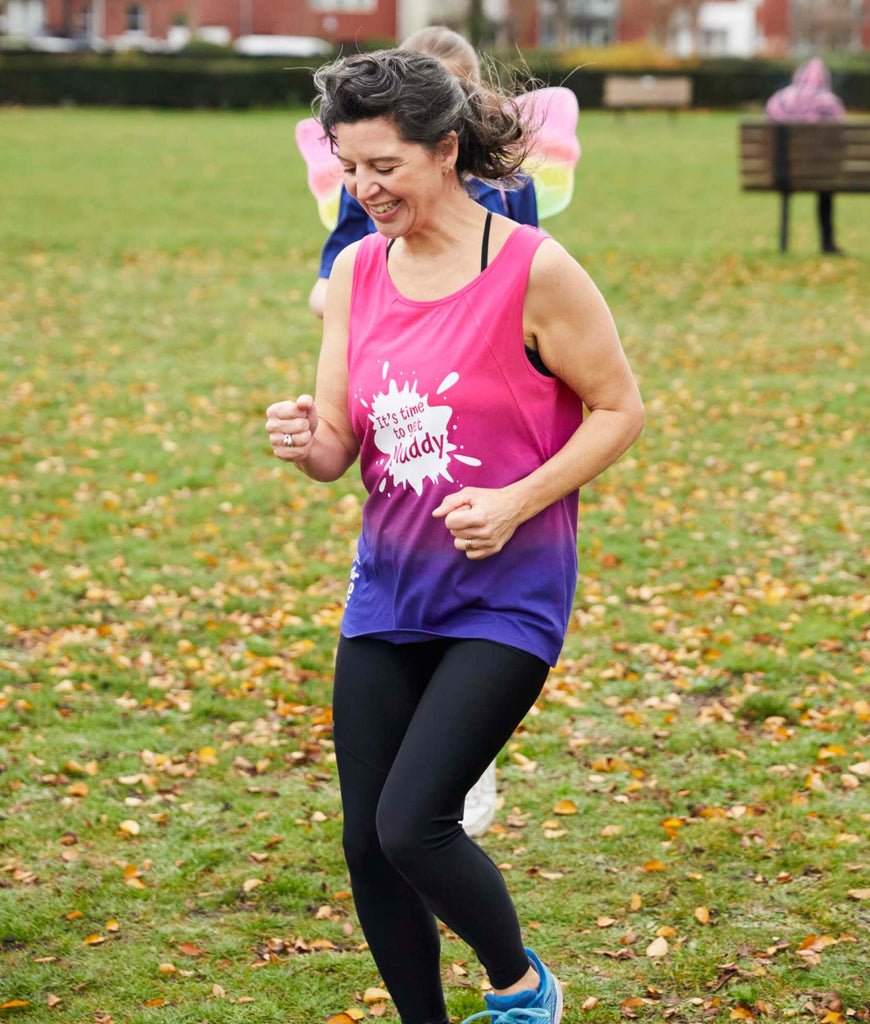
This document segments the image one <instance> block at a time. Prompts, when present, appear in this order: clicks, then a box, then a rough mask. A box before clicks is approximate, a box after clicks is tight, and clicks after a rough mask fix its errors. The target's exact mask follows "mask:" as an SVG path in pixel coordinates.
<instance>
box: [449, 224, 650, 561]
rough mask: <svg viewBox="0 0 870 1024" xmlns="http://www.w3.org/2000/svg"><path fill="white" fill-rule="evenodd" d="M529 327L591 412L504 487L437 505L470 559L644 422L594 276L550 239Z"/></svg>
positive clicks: (590, 472) (537, 265)
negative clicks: (559, 444)
mask: <svg viewBox="0 0 870 1024" xmlns="http://www.w3.org/2000/svg"><path fill="white" fill-rule="evenodd" d="M524 330H525V333H526V335H527V336H529V337H533V338H534V340H535V341H536V343H537V347H538V350H539V351H540V353H541V358H542V359H543V360H544V363H545V364H546V366H547V367H548V368H549V369H550V370H551V371H552V372H553V373H554V374H555V375H556V376H557V377H559V378H560V379H561V380H563V381H564V382H565V383H566V384H567V385H568V386H569V387H570V388H571V389H572V390H573V391H575V392H576V394H577V395H578V396H579V397H580V398H582V399H583V401H584V403H585V404H586V406H587V408H588V409H589V410H590V414H589V416H588V417H587V418H586V420H585V421H584V423H583V424H582V425H581V426H580V427H579V428H578V429H577V430H576V431H575V433H574V434H573V435H572V436H571V438H570V439H569V440H568V441H567V443H566V444H565V445H564V446H563V447H562V448H561V449H560V450H559V451H558V452H557V453H556V454H555V455H554V456H553V457H552V458H550V459H548V460H547V461H546V462H545V463H543V465H541V466H539V467H538V468H537V469H536V470H535V471H534V472H532V473H530V474H529V475H528V476H526V477H523V478H522V479H521V480H517V481H516V482H515V483H513V484H510V485H509V486H507V487H503V488H496V489H492V490H489V489H484V488H473V487H470V488H463V490H461V491H459V492H457V493H456V494H454V495H450V496H449V497H448V498H447V499H445V501H444V502H442V504H441V505H440V506H439V508H437V509H435V511H434V513H433V514H434V515H435V516H436V517H439V518H441V517H444V521H445V525H446V526H447V528H448V530H450V532H451V533H452V534H453V536H454V538H455V544H456V547H457V548H459V549H461V550H464V551H466V553H467V555H468V557H469V558H486V557H488V556H489V555H493V554H495V553H496V552H497V551H500V550H501V548H502V547H504V545H505V544H506V543H507V542H508V540H509V539H510V538H511V536H512V535H513V533H514V531H515V530H516V528H517V527H518V526H519V525H520V524H521V523H524V522H526V520H528V519H531V518H532V517H533V516H535V515H537V514H538V513H539V512H541V511H542V510H543V509H545V508H547V507H548V506H549V505H552V504H553V503H554V502H557V501H559V500H561V499H562V498H564V497H565V496H566V495H568V494H571V493H572V492H573V491H576V490H577V489H578V488H579V487H582V486H583V485H584V484H586V483H588V482H589V481H590V480H592V479H593V478H594V477H596V476H597V475H598V474H599V473H601V472H603V471H604V470H605V469H606V468H607V467H608V466H609V465H611V464H612V463H613V462H615V461H616V460H617V459H618V458H619V456H620V455H622V453H623V452H624V451H625V450H626V449H627V448H629V447H630V446H631V444H632V443H633V442H634V441H635V440H636V439H637V437H638V436H639V434H640V432H641V430H642V429H643V422H644V411H643V403H642V401H641V397H640V393H639V391H638V388H637V384H636V383H635V380H634V377H633V375H632V373H631V369H630V368H629V365H628V361H627V359H626V358H625V353H624V352H623V350H622V345H621V344H620V341H619V335H618V334H617V331H616V325H615V324H614V322H613V317H612V316H611V315H610V310H609V309H608V308H607V304H606V303H605V301H604V299H603V297H602V295H601V293H600V292H599V291H598V289H597V288H596V287H595V284H594V283H593V282H592V280H591V278H590V277H589V275H588V274H587V273H586V272H585V271H584V270H583V268H582V267H581V266H580V265H579V264H578V263H577V262H576V261H575V260H574V259H573V258H572V257H571V256H569V255H568V253H567V252H565V250H564V249H563V248H562V247H561V246H560V245H559V244H558V243H557V242H555V241H553V240H552V239H547V240H546V241H545V242H543V243H542V244H541V246H540V247H539V249H538V251H537V253H536V254H535V258H534V260H533V262H532V267H531V272H530V275H529V283H528V288H527V291H526V301H525V307H524ZM466 541H471V542H472V545H473V547H472V549H468V548H467V545H466Z"/></svg>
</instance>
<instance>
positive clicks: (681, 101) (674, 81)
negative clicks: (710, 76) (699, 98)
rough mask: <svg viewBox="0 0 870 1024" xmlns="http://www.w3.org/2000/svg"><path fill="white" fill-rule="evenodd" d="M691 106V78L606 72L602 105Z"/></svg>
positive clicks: (631, 107)
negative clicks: (633, 75) (607, 73)
mask: <svg viewBox="0 0 870 1024" xmlns="http://www.w3.org/2000/svg"><path fill="white" fill-rule="evenodd" d="M691 105H692V79H691V78H688V77H686V76H685V75H664V76H659V75H640V76H637V77H631V76H628V75H608V76H607V77H606V78H605V79H604V106H605V107H608V108H609V109H611V110H670V111H673V112H676V111H677V110H686V109H687V108H688V107H691Z"/></svg>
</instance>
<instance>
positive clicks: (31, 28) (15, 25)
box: [6, 0, 45, 37]
mask: <svg viewBox="0 0 870 1024" xmlns="http://www.w3.org/2000/svg"><path fill="white" fill-rule="evenodd" d="M44 24H45V11H44V10H43V6H42V0H8V2H7V4H6V32H7V33H8V34H9V35H10V36H24V37H29V36H38V35H41V34H42V31H43V26H44Z"/></svg>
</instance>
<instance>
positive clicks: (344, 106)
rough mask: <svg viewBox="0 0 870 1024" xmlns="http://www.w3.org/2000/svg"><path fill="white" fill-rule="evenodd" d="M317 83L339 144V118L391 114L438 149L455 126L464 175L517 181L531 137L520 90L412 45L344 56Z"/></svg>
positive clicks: (408, 132) (324, 115) (405, 132)
mask: <svg viewBox="0 0 870 1024" xmlns="http://www.w3.org/2000/svg"><path fill="white" fill-rule="evenodd" d="M314 84H315V86H316V88H317V93H318V100H317V101H315V102H316V109H317V116H318V119H319V121H320V123H321V125H322V126H323V130H324V132H325V133H326V135H327V137H328V138H329V139H330V140H331V141H332V143H333V144H334V143H335V126H336V125H337V124H355V123H356V122H358V121H367V120H371V119H373V118H377V117H386V118H389V119H390V120H391V121H393V122H394V124H395V125H396V129H397V131H398V133H399V136H400V137H401V138H402V139H403V140H404V141H405V142H415V143H417V144H418V145H421V146H425V147H426V148H427V149H429V150H431V151H433V152H434V151H435V150H436V149H437V147H438V144H439V143H440V142H442V141H443V140H444V139H445V138H446V137H447V136H448V135H449V134H450V132H456V135H457V137H458V139H459V153H458V156H457V161H456V170H457V172H458V174H459V176H460V178H461V179H465V178H467V177H469V176H473V177H475V178H478V179H480V180H481V181H485V182H502V183H503V184H505V185H508V186H510V185H513V184H515V183H516V179H517V172H518V171H519V169H520V166H521V164H522V162H523V160H524V159H525V157H526V155H527V152H528V148H529V144H530V141H531V140H530V138H529V132H528V127H527V125H526V123H525V121H524V119H523V116H522V114H521V112H520V109H519V107H518V105H517V103H516V100H515V98H514V97H513V96H511V95H509V94H507V93H505V92H503V91H501V90H500V89H498V88H496V87H495V86H492V85H489V84H487V83H484V82H481V81H475V80H460V79H458V78H456V77H455V76H454V75H452V74H451V73H450V72H449V71H448V70H447V68H445V67H444V65H443V64H442V63H441V62H440V61H439V60H438V59H437V58H435V57H431V56H429V55H428V54H424V53H419V52H417V51H414V50H379V51H378V52H376V53H355V54H352V55H351V56H349V57H341V58H339V59H338V60H336V61H334V62H333V63H331V64H326V65H324V66H323V67H320V68H318V69H317V71H316V72H315V73H314Z"/></svg>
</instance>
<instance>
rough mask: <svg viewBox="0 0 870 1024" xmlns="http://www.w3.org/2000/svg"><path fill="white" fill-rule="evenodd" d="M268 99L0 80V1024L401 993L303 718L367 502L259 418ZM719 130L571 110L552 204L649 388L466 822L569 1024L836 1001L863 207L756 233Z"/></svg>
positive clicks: (867, 260)
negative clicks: (363, 905)
mask: <svg viewBox="0 0 870 1024" xmlns="http://www.w3.org/2000/svg"><path fill="white" fill-rule="evenodd" d="M299 116H302V112H297V113H295V114H288V113H262V114H238V115H237V114H212V113H177V114H159V113H149V112H130V111H126V112H120V111H119V112H112V111H82V110H51V111H49V110H45V111H41V110H10V109H7V110H0V137H2V139H3V144H2V146H0V179H2V181H3V187H2V189H0V384H2V393H3V402H2V406H0V438H2V442H3V443H2V448H0V728H2V732H0V976H2V980H0V1022H3V1024H6V1022H13V1021H20V1022H27V1024H46V1022H49V1021H62V1022H94V1024H111V1022H112V1021H114V1022H116V1024H121V1022H134V1024H139V1022H145V1021H147V1022H154V1021H159V1022H161V1024H182V1022H185V1024H186V1022H191V1024H193V1022H201V1021H207V1022H209V1024H224V1022H226V1024H232V1022H236V1021H239V1022H241V1021H245V1022H246V1024H267V1022H268V1024H273V1022H279V1021H280V1022H286V1024H312V1022H317V1021H324V1020H326V1019H327V1018H328V1017H329V1016H330V1015H332V1014H338V1013H340V1012H342V1011H346V1010H350V1011H351V1017H356V1016H358V1015H364V1016H365V1017H366V1018H369V1017H370V1016H371V1017H377V1016H379V1015H383V1018H384V1019H387V1020H396V1019H397V1016H396V1014H395V1011H394V1008H393V1007H392V1004H390V1003H389V1002H387V1003H386V1004H384V1003H382V1002H379V1001H377V1000H375V1001H373V1002H369V1003H366V1002H365V1001H364V998H363V997H364V995H365V992H366V990H367V989H368V988H371V987H372V986H377V985H378V977H377V973H376V971H375V969H374V967H373V964H372V961H371V958H370V955H369V954H368V953H367V952H366V951H365V949H364V946H363V937H362V934H361V932H360V928H359V925H358V923H357V921H356V918H355V916H354V913H353V908H352V904H351V901H350V899H349V898H348V893H347V890H348V881H347V877H346V872H345V870H344V865H343V861H342V855H341V849H340V832H341V808H340V803H339V797H338V791H337V780H336V772H335V766H334V763H333V753H332V745H331V742H330V735H331V733H330V714H329V700H330V679H331V662H332V653H333V649H334V644H335V638H336V632H337V627H338V623H339V620H340V615H341V603H342V597H343V594H344V591H345V589H346V578H347V572H348V568H349V565H350V560H351V557H352V552H353V549H354V543H355V534H356V531H357V529H358V523H359V507H360V499H361V497H362V489H361V486H360V484H359V482H358V480H357V478H356V475H355V473H354V472H352V473H351V474H349V475H348V478H347V479H346V480H344V481H341V482H339V483H337V484H334V485H330V486H325V485H318V484H313V483H311V482H308V481H306V480H304V479H303V478H302V477H301V476H299V475H295V474H294V472H293V471H292V470H291V469H290V468H289V467H286V466H283V465H280V464H278V463H277V462H276V461H275V460H274V459H273V458H271V456H270V452H269V450H268V447H267V444H266V439H265V435H264V433H263V412H264V410H265V407H266V406H267V405H268V404H269V403H270V402H271V401H274V400H276V399H277V398H280V397H287V396H291V395H294V394H295V393H297V391H299V390H301V389H310V388H311V386H312V383H313V372H314V365H315V359H316V353H317V347H318V331H317V324H316V323H315V321H314V320H313V319H312V317H311V316H310V314H309V313H308V311H307V307H306V303H305V296H306V294H307V290H308V288H309V287H310V284H311V282H312V280H313V278H314V276H315V274H316V268H317V258H318V253H319V247H320V244H321V242H322V231H321V229H320V227H319V225H318V223H317V222H316V217H315V213H314V208H313V202H312V201H311V199H310V198H309V196H308V194H307V191H306V189H305V185H304V172H303V168H302V166H301V162H300V160H299V158H298V157H297V155H296V153H295V149H294V145H293V141H292V128H293V123H294V121H295V119H296V118H297V117H299ZM737 120H738V119H737V117H736V115H729V114H705V113H697V114H693V115H691V116H682V115H681V116H680V117H679V118H668V117H666V116H661V117H660V116H658V115H646V116H641V115H638V116H628V117H626V118H623V119H615V118H613V117H610V116H608V115H603V114H584V115H583V116H582V118H581V128H580V136H581V141H582V144H583V147H584V156H583V159H582V161H581V163H580V165H579V168H578V181H577V185H578V187H577V193H576V196H575V200H574V203H573V205H572V207H571V209H570V210H569V211H568V212H566V213H564V214H562V215H560V216H559V217H558V218H555V219H554V220H552V221H550V222H548V223H547V225H546V226H547V228H548V229H549V230H550V231H551V232H552V233H553V234H554V235H556V236H557V237H558V238H559V239H560V240H561V241H562V242H563V243H564V244H565V245H566V246H567V247H568V248H569V250H570V251H571V252H572V253H573V254H574V255H575V256H577V258H578V259H580V260H581V261H582V262H583V263H584V265H585V266H586V268H587V269H588V270H589V271H590V273H591V274H592V275H593V277H594V278H595V279H596V281H597V282H598V283H599V285H600V287H601V288H602V290H603V291H604V293H605V295H606V297H607V299H608V301H609V302H610V304H611V306H612V308H613V310H614V313H615V315H616V318H617V321H618V324H619V326H620V329H621V332H622V336H623V340H624V343H625V346H626V349H627V351H628V353H629V357H630V359H631V361H632V364H633V366H634V368H635V370H636V373H637V375H638V377H639V379H640V382H641V386H642V389H643V392H644V396H645V399H646V402H647V409H648V420H647V428H646V431H645V433H644V435H643V437H642V439H641V440H640V442H639V443H638V444H637V445H636V446H635V448H634V449H633V450H632V451H631V452H630V453H629V454H628V455H627V456H626V457H625V458H623V459H622V461H621V462H620V463H619V464H617V465H616V466H614V467H612V468H611V469H610V470H609V471H608V472H607V473H606V474H605V475H604V476H603V477H602V478H601V479H600V480H598V481H596V482H595V483H594V484H592V485H590V486H589V487H587V488H586V489H585V490H584V492H583V494H582V495H581V512H580V549H581V575H580V582H579V586H578V590H577V598H576V612H575V615H574V618H573V621H572V626H571V629H570V632H569V635H568V638H567V642H566V646H565V651H564V659H563V661H562V662H561V664H560V665H559V666H558V668H557V669H556V670H555V671H554V672H553V673H552V674H551V676H550V679H549V681H548V684H547V687H546V689H545V691H544V693H543V695H542V697H541V699H540V701H539V702H538V704H537V705H536V707H535V709H534V711H533V713H532V714H530V715H529V717H528V718H527V720H526V722H525V723H524V725H523V726H522V727H521V729H520V730H519V731H518V732H517V734H516V736H515V737H514V741H513V742H512V743H511V744H510V745H509V747H508V749H506V750H505V751H504V753H503V754H502V756H501V758H500V762H499V791H500V800H501V803H502V806H501V809H500V811H499V815H498V819H497V823H496V825H495V826H494V827H493V829H492V830H491V831H490V833H489V834H488V835H487V836H486V837H485V838H484V840H483V845H484V846H485V848H486V849H487V850H488V851H489V853H490V854H491V855H492V856H493V857H494V859H495V860H496V861H497V862H498V863H499V864H501V865H502V867H503V869H504V871H505V873H506V877H507V880H508V883H509V885H510V887H511V890H512V892H513V893H514V895H515V897H516V902H517V906H518V910H519V914H520V918H521V920H522V922H523V925H524V928H525V929H526V934H527V938H528V941H529V944H530V945H533V946H535V948H536V949H537V950H538V952H539V953H540V954H541V955H542V956H543V957H544V958H546V959H548V960H549V961H550V962H551V963H552V964H553V965H554V967H555V968H556V969H557V971H558V973H559V975H560V977H562V978H563V979H564V981H565V982H566V983H567V985H568V989H567V996H566V998H567V1011H566V1015H565V1020H566V1024H577V1022H579V1021H589V1022H594V1024H605V1022H613V1021H616V1020H622V1019H638V1020H648V1021H659V1020H671V1021H678V1022H689V1024H694V1022H698V1021H707V1020H715V1021H724V1020H753V1019H758V1020H769V1021H782V1020H788V1019H790V1018H794V1019H798V1020H814V1021H819V1022H827V1024H832V1022H838V1021H847V1020H870V981H868V978H867V956H868V926H870V848H868V822H870V799H868V793H870V789H868V787H870V691H868V681H870V675H868V673H870V656H868V654H870V646H868V644H867V641H868V638H870V637H868V628H870V627H868V621H870V597H868V576H867V562H868V559H867V556H868V551H870V547H868V544H870V542H868V517H870V498H868V483H870V460H868V446H867V433H868V413H867V409H868V405H870V395H868V379H870V366H868V362H870V359H868V349H870V241H868V239H870V202H868V201H867V198H866V197H862V196H858V197H854V196H845V197H838V199H837V202H836V207H837V209H836V217H837V222H838V228H839V242H840V244H841V245H842V246H843V248H844V249H845V250H846V251H847V253H848V254H849V256H848V257H846V258H841V259H831V258H822V257H820V256H819V255H817V252H816V248H817V238H816V234H815V225H814V222H813V214H812V202H811V197H808V196H799V197H797V198H796V199H795V201H794V203H793V205H794V224H795V228H794V241H793V252H792V254H790V255H789V256H786V257H783V256H781V255H780V254H779V253H778V252H777V251H776V233H777V216H778V201H777V199H776V197H775V196H772V195H745V194H741V193H740V192H739V189H738V181H737V167H736V130H737V129H736V126H737ZM560 812H561V813H560ZM443 957H444V960H443V964H444V975H445V981H446V984H447V992H448V1005H449V1009H450V1012H451V1014H452V1015H453V1016H454V1017H455V1019H457V1020H459V1019H462V1018H463V1017H464V1016H466V1015H469V1014H471V1013H473V1012H475V1011H477V1010H479V1009H481V1008H482V1003H481V998H480V987H481V983H482V981H483V980H484V979H483V977H482V974H481V971H480V968H479V966H478V964H477V961H476V960H475V958H474V956H473V954H472V953H471V951H470V950H468V949H467V948H466V947H465V946H464V945H463V944H462V943H461V942H459V941H458V940H457V939H456V938H455V937H454V936H452V935H449V934H447V933H445V935H444V942H443Z"/></svg>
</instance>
